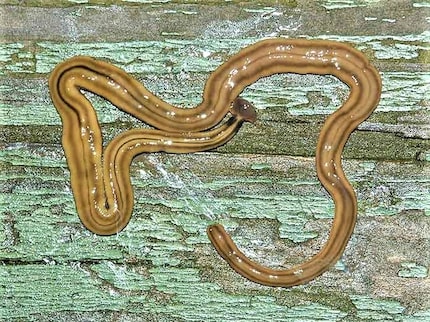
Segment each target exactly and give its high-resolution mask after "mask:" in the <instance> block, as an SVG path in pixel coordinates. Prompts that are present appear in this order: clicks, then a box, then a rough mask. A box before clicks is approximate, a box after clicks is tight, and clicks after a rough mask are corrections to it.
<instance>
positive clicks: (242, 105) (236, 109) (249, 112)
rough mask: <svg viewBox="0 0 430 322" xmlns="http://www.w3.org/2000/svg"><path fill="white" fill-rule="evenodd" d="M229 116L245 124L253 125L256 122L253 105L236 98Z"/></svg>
mask: <svg viewBox="0 0 430 322" xmlns="http://www.w3.org/2000/svg"><path fill="white" fill-rule="evenodd" d="M231 114H233V115H234V116H236V117H238V118H240V119H242V120H244V121H245V122H250V123H254V122H255V121H256V120H257V112H256V110H255V107H254V105H252V104H251V103H250V102H248V101H247V100H246V99H244V98H242V97H238V98H236V99H235V100H234V101H233V105H232V108H231Z"/></svg>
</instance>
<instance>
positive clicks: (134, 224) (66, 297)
mask: <svg viewBox="0 0 430 322" xmlns="http://www.w3.org/2000/svg"><path fill="white" fill-rule="evenodd" d="M429 7H430V3H429V2H425V1H359V0H351V1H346V0H344V1H334V0H332V1H330V0H325V1H318V2H308V1H278V2H272V1H262V3H261V4H256V3H254V2H252V1H242V2H239V1H231V2H221V1H211V2H207V3H206V4H202V3H199V2H197V1H194V2H188V3H187V2H185V1H139V0H133V1H132V0H129V1H108V2H103V1H98V0H88V1H86V0H74V1H72V0H70V1H67V0H61V1H24V2H23V1H18V0H10V1H9V0H3V1H1V6H0V28H1V29H0V30H1V42H0V66H1V68H0V97H1V102H0V104H1V105H0V124H1V133H0V136H1V138H0V140H1V150H0V162H1V163H0V164H1V177H0V180H1V185H0V187H1V194H0V198H1V199H0V207H1V208H0V210H1V213H0V222H1V225H0V264H1V265H0V319H3V320H5V321H6V320H7V321H10V320H16V321H25V320H31V321H47V320H52V321H101V320H103V321H245V320H246V321H316V320H318V321H340V320H342V321H362V320H372V321H374V320H381V321H387V320H399V321H400V320H401V321H429V320H430V277H429V273H428V270H429V266H430V265H429V258H430V218H429V211H430V197H429V192H430V166H429V165H430V143H429V138H430V127H429V126H430V112H429V94H428V93H429V88H430V86H429V84H430V82H429V79H430V74H429V63H430V61H429V57H430V56H429V48H428V42H429V40H430V39H429V38H430V33H429V31H428V29H429V28H428V27H429V16H430V10H429ZM274 36H288V37H308V38H321V39H333V40H339V41H344V42H347V43H350V44H352V45H353V46H355V47H356V48H358V49H360V50H362V51H363V52H364V53H365V54H366V55H367V56H368V57H369V58H370V59H371V60H372V62H373V63H374V64H375V65H376V66H377V67H378V69H379V70H380V71H381V74H382V78H383V95H382V101H381V104H380V106H379V107H378V109H377V112H375V113H374V114H373V115H372V116H371V118H370V119H369V120H368V121H366V122H365V123H363V124H362V125H361V126H360V129H359V130H358V131H356V132H355V133H353V135H352V136H351V138H350V140H349V142H348V145H347V148H346V151H345V153H344V167H345V171H346V173H347V176H348V177H349V178H350V180H351V182H352V184H353V186H354V188H355V189H356V191H357V194H358V201H359V220H358V223H357V227H356V229H355V231H354V235H353V237H352V239H351V241H350V243H349V244H348V247H347V250H346V252H345V254H344V256H343V258H342V261H340V262H339V263H338V264H337V265H336V267H334V268H332V269H331V270H330V271H329V272H327V273H325V274H324V275H323V276H322V277H320V278H318V279H316V280H314V281H312V282H311V283H309V284H307V285H304V286H299V287H295V288H292V289H282V288H270V287H263V286H260V285H257V284H254V283H251V282H249V281H247V280H245V279H243V278H241V277H240V276H239V275H237V274H236V273H235V272H233V271H232V270H231V269H230V268H229V267H228V265H227V264H226V263H225V262H223V261H222V260H221V259H220V257H219V256H218V255H217V254H216V252H215V251H214V249H213V248H212V247H211V245H210V243H209V241H208V239H207V237H206V234H205V228H206V226H207V225H208V224H209V223H211V222H214V221H218V222H222V223H223V224H224V225H225V226H226V228H227V229H228V230H229V231H230V232H231V233H232V235H233V237H234V239H235V241H237V243H238V244H239V245H240V246H241V247H242V249H243V250H244V251H245V253H246V254H248V255H249V256H250V257H252V258H254V259H256V260H258V261H260V262H261V263H264V264H266V265H271V266H273V267H285V266H288V265H291V264H295V263H299V262H301V261H303V260H305V259H306V258H309V257H310V256H311V255H312V254H315V253H316V252H317V251H318V249H319V247H320V246H321V245H322V244H323V243H324V240H325V238H326V237H327V233H328V231H329V229H330V225H331V218H332V214H333V203H332V201H331V199H330V198H329V196H328V195H327V193H326V192H325V191H324V190H323V189H322V188H321V186H320V184H319V182H318V180H317V178H316V174H315V169H314V159H313V157H314V149H315V144H316V139H317V135H318V129H319V128H320V126H321V125H322V123H323V122H324V118H325V117H326V115H328V114H329V113H331V112H332V111H334V110H335V109H336V108H337V106H339V105H340V104H341V102H342V100H344V99H345V98H346V95H347V93H348V90H347V87H346V86H345V85H344V84H342V83H340V82H339V81H338V80H336V79H335V78H333V77H317V76H297V75H287V76H285V75H284V76H277V77H270V78H268V79H264V80H261V81H259V82H257V83H256V84H255V85H253V86H251V88H248V89H247V90H246V92H245V93H244V96H245V97H246V98H248V99H250V100H252V101H253V102H254V103H255V104H256V105H257V107H258V108H259V111H258V115H259V121H258V122H257V123H256V124H255V125H246V126H245V127H244V128H243V129H242V130H241V132H240V133H239V134H238V135H237V137H235V138H234V139H233V141H232V142H230V143H228V144H227V145H226V146H224V147H222V148H220V149H218V150H217V151H214V152H208V153H198V154H190V155H179V156H178V155H166V154H152V155H143V156H140V157H138V158H137V159H136V160H135V161H134V162H133V164H132V169H131V171H132V180H133V186H134V189H135V199H136V204H135V211H134V213H133V217H132V220H131V222H130V224H129V226H128V227H127V228H126V229H125V230H124V231H123V232H121V233H120V234H119V235H117V236H112V237H100V236H96V235H93V234H92V233H90V232H88V231H87V230H86V229H85V228H84V227H83V226H82V224H81V223H80V221H79V219H78V217H77V214H76V210H75V208H74V202H73V197H72V193H71V190H70V184H69V173H68V169H67V165H66V163H65V158H64V155H63V151H62V148H61V144H60V138H61V123H60V118H59V117H58V115H57V114H56V112H55V109H54V107H53V105H52V103H51V102H50V99H49V92H48V87H47V76H48V74H49V72H50V71H51V70H52V68H53V67H54V66H55V64H57V63H58V62H60V61H62V60H64V59H65V58H67V57H70V56H73V55H76V54H85V55H93V56H96V57H100V58H104V59H107V60H108V61H110V62H112V63H114V64H117V65H118V66H121V67H123V68H124V69H125V70H127V71H129V72H130V73H133V74H134V75H135V76H136V77H137V78H138V79H140V80H141V81H142V82H144V84H145V85H146V86H147V87H148V88H149V89H151V90H152V91H154V92H156V93H157V94H158V95H159V96H161V97H163V98H165V99H166V100H167V101H169V102H172V103H175V104H178V105H182V106H192V105H194V104H196V103H198V102H199V100H200V96H201V92H202V88H203V85H204V82H205V80H206V78H207V77H208V74H209V73H210V72H211V71H212V70H214V69H215V68H216V67H217V66H218V65H219V64H221V63H222V62H223V61H224V60H225V59H226V58H227V57H228V56H229V55H231V54H233V53H235V52H237V51H238V50H239V49H240V48H242V47H244V46H245V45H247V44H251V43H253V42H255V41H257V40H259V39H262V38H264V37H274ZM93 101H94V102H95V104H96V106H97V111H98V115H99V119H100V120H101V122H102V127H103V130H104V133H105V138H106V140H108V139H110V138H111V137H113V136H114V135H116V134H118V133H120V132H121V131H123V130H124V129H127V128H130V127H139V126H142V125H141V124H139V123H138V122H136V121H135V120H133V119H132V118H130V117H129V116H127V115H124V114H123V113H121V112H119V111H117V110H116V109H115V108H114V107H112V106H110V105H109V104H107V103H106V102H103V101H102V100H100V99H98V98H95V97H94V99H93Z"/></svg>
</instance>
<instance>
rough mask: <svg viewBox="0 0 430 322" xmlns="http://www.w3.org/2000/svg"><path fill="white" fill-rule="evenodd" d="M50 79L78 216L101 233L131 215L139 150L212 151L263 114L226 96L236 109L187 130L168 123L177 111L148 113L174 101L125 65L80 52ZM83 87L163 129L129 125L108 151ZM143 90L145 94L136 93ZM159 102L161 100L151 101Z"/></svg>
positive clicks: (109, 232)
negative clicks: (197, 128)
mask: <svg viewBox="0 0 430 322" xmlns="http://www.w3.org/2000/svg"><path fill="white" fill-rule="evenodd" d="M49 86H50V92H51V98H52V101H53V103H54V105H55V107H56V108H57V111H58V113H59V114H60V116H61V119H62V122H63V140H62V141H63V149H64V152H65V154H66V158H67V163H68V165H69V169H70V176H71V185H72V190H73V194H74V199H75V203H76V208H77V211H78V214H79V217H80V219H81V221H82V223H83V224H84V225H85V226H86V227H87V228H88V229H89V230H91V231H92V232H94V233H96V234H99V235H112V234H115V233H118V232H119V231H121V230H122V229H123V228H124V227H125V226H126V225H127V224H128V222H129V220H130V217H131V214H132V210H133V204H134V198H133V189H132V187H131V182H130V163H131V161H132V159H133V158H134V156H136V155H137V154H141V153H148V152H160V151H164V152H170V153H189V152H197V151H205V150H210V149H213V148H216V147H218V146H220V145H223V144H224V143H225V142H227V141H229V140H230V139H231V138H232V136H234V134H235V133H236V132H237V131H238V130H239V128H240V126H241V124H242V123H243V122H244V121H249V122H253V121H254V120H255V118H256V114H255V110H254V107H253V106H252V105H251V104H249V103H248V102H247V101H246V100H244V99H242V98H236V99H235V100H234V101H233V103H232V104H231V102H223V103H224V104H226V105H225V108H224V111H223V113H225V114H226V113H227V112H229V111H230V112H231V114H232V116H231V117H230V118H229V119H228V120H227V121H226V122H224V123H223V124H222V125H220V126H218V127H214V128H212V129H210V130H206V131H197V132H196V131H189V130H187V126H185V127H180V126H177V125H176V126H175V127H172V128H171V127H170V125H169V124H172V126H174V125H175V123H169V122H168V121H170V118H169V117H170V116H171V115H172V114H169V115H170V116H169V117H167V118H165V119H164V118H163V117H166V114H163V116H159V115H158V116H156V115H152V118H146V114H149V115H151V113H152V112H151V109H156V108H157V107H161V106H163V107H164V109H165V110H167V109H168V108H169V107H170V105H168V104H167V103H165V102H161V101H160V100H158V99H157V98H156V97H155V96H154V95H153V94H151V93H150V92H149V91H148V90H146V89H145V88H144V87H143V85H141V84H140V83H138V82H137V81H135V80H134V79H133V78H131V77H130V76H129V75H128V74H127V73H125V72H124V71H122V70H120V69H118V68H116V67H114V66H113V65H110V64H107V63H104V62H101V61H98V60H95V59H93V58H90V57H74V58H71V59H69V60H67V61H65V62H63V63H62V64H60V65H58V66H57V67H56V68H55V69H54V71H53V72H52V74H51V76H50V79H49ZM139 86H140V89H139V88H137V87H139ZM81 89H85V90H87V91H90V92H93V93H95V94H97V95H99V96H101V97H104V98H105V99H107V100H108V101H110V102H111V103H113V104H114V105H116V106H117V107H118V108H119V109H121V110H124V111H126V112H128V113H130V114H131V115H133V116H135V117H136V118H138V119H140V120H142V121H144V122H147V123H150V124H152V125H154V126H158V127H159V129H133V130H129V131H126V132H124V133H122V134H120V135H118V136H117V137H115V138H114V139H113V140H112V141H110V142H109V144H108V145H107V146H106V148H105V149H104V151H103V146H102V136H101V130H100V126H99V123H98V120H97V115H96V112H95V110H94V108H93V106H92V105H91V103H90V102H89V101H88V100H87V99H86V97H85V96H84V94H83V93H82V92H81ZM138 90H140V91H141V92H143V93H144V95H143V96H144V97H141V96H137V95H135V94H136V93H137V91H138ZM154 102H157V103H156V104H158V105H157V107H155V106H153V105H152V104H154ZM231 105H232V106H231ZM170 108H171V110H172V111H173V110H175V108H174V107H170ZM178 114H180V113H178ZM225 114H224V115H223V116H225ZM163 122H164V123H163ZM184 124H185V125H187V124H186V123H184ZM160 128H161V129H160ZM181 130H182V132H181Z"/></svg>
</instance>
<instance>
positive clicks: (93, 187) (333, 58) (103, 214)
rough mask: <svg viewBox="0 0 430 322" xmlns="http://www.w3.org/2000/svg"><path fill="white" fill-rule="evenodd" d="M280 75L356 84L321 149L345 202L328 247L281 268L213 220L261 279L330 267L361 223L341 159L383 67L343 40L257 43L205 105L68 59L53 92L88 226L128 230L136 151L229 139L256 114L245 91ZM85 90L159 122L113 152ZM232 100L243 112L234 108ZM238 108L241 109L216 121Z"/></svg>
mask: <svg viewBox="0 0 430 322" xmlns="http://www.w3.org/2000/svg"><path fill="white" fill-rule="evenodd" d="M279 73H298V74H307V73H312V74H320V75H327V74H328V75H334V76H336V77H337V78H339V79H340V80H341V81H342V82H344V83H346V84H347V85H348V86H349V87H350V90H351V91H350V95H349V97H348V99H347V101H346V102H345V103H344V104H343V105H342V106H341V107H340V108H339V109H338V110H337V111H336V112H335V113H333V114H332V115H330V116H329V117H328V118H327V121H326V123H325V124H324V126H323V128H322V131H321V133H320V137H319V141H318V146H317V151H316V166H317V172H318V177H319V179H320V181H321V183H322V184H323V185H324V187H325V188H326V189H327V190H328V192H329V193H330V195H331V196H332V198H333V200H334V202H335V218H334V222H333V227H332V229H331V232H330V236H329V239H328V241H327V244H326V245H325V246H324V247H323V249H322V250H321V251H320V252H319V253H318V254H317V255H316V256H314V257H313V258H312V259H310V260H309V261H308V262H306V263H304V264H302V265H299V266H297V267H293V268H292V269H289V270H274V269H270V268H267V267H263V266H261V265H258V264H256V263H254V262H252V261H250V260H249V259H248V258H246V256H245V255H244V254H243V253H242V252H240V251H239V250H238V249H237V247H236V246H235V245H234V243H233V241H232V240H231V238H230V237H229V235H228V234H227V233H226V232H225V231H224V229H223V227H222V226H221V225H213V226H210V227H208V236H209V238H210V240H211V242H212V244H213V245H214V246H215V248H216V249H217V251H218V252H219V253H220V255H221V256H222V257H223V258H224V259H225V260H226V261H227V262H228V263H229V264H230V265H231V267H232V268H234V269H235V270H236V271H237V272H238V273H240V274H242V275H243V276H245V277H247V278H249V279H250V280H252V281H255V282H257V283H261V284H265V285H272V286H292V285H298V284H302V283H305V282H307V281H309V280H311V279H313V278H315V277H316V276H318V275H320V274H322V273H323V272H324V271H326V270H327V269H328V268H329V267H330V266H331V265H333V264H334V263H335V262H336V261H337V260H338V259H339V258H340V256H341V254H342V252H343V251H344V249H345V246H346V244H347V242H348V240H349V238H350V236H351V234H352V231H353V229H354V225H355V221H356V213H357V205H356V197H355V194H354V191H353V189H352V187H351V185H350V184H349V182H348V180H347V179H346V177H345V175H344V173H343V170H342V165H341V154H342V151H343V147H344V145H345V143H346V141H347V139H348V137H349V135H350V133H351V132H352V131H353V130H354V129H355V128H356V127H357V125H358V124H359V123H361V122H362V121H363V120H364V119H366V118H367V117H368V116H369V115H370V114H371V113H372V111H373V110H374V108H375V107H376V105H377V103H378V101H379V97H380V91H381V81H380V77H379V74H378V72H377V71H376V70H375V69H374V68H373V67H372V66H371V65H370V64H369V62H368V61H367V59H366V58H365V57H364V56H363V55H362V54H361V53H360V52H358V51H356V50H354V49H352V48H351V47H349V46H346V45H344V44H340V43H337V42H331V41H317V40H290V39H281V38H279V39H270V40H265V41H260V42H258V43H256V44H254V45H252V46H249V47H247V48H245V49H243V50H241V51H240V52H239V53H237V54H236V55H234V56H233V57H231V58H230V59H229V60H228V61H227V62H225V63H224V64H223V65H221V66H220V67H219V68H218V69H217V70H215V71H214V72H213V73H212V74H211V76H210V77H209V79H208V81H207V83H206V86H205V89H204V93H203V101H202V103H201V104H200V105H198V106H197V107H195V108H192V109H182V108H178V107H174V106H171V105H170V104H168V103H166V102H164V101H162V100H160V99H159V98H157V97H156V96H155V95H153V94H152V93H151V92H149V91H148V90H147V89H146V88H145V87H144V86H143V85H141V84H140V83H139V82H137V81H136V80H135V79H134V78H132V77H131V76H129V75H128V74H126V73H125V72H124V71H122V70H121V69H119V68H116V67H114V66H112V65H110V64H107V63H104V62H101V61H97V60H94V59H90V58H87V57H77V58H72V59H70V60H68V61H66V62H64V63H62V64H60V65H58V66H57V67H56V68H55V70H54V71H53V73H52V75H51V77H50V83H49V84H50V90H51V97H52V100H53V102H54V105H55V106H56V108H57V110H58V112H59V114H60V115H61V117H62V121H63V146H64V150H65V153H66V157H67V161H68V164H69V168H70V172H71V182H72V188H73V192H74V196H75V201H76V206H77V209H78V213H79V216H80V218H81V220H82V222H83V223H84V224H85V226H86V227H87V228H89V229H90V230H92V231H93V232H95V233H98V234H103V235H105V234H106V235H107V234H113V233H116V232H118V231H120V230H121V229H123V228H124V227H125V225H126V224H127V223H128V221H129V219H130V216H131V212H132V207H133V191H132V188H131V185H130V178H129V165H130V162H131V160H132V158H133V157H134V156H135V155H136V154H138V153H143V152H155V151H166V152H172V153H186V152H194V151H203V150H208V149H212V148H214V147H217V146H219V145H221V144H224V143H225V142H227V141H228V140H229V139H230V138H231V137H232V136H233V135H234V134H235V133H236V131H237V130H238V129H239V127H240V125H241V123H242V122H243V121H244V120H249V121H253V120H254V118H255V115H254V114H253V113H254V112H253V109H252V107H249V106H248V105H247V103H246V101H245V102H241V101H240V99H237V97H238V95H239V94H240V93H241V92H242V91H243V89H244V88H245V87H247V86H248V85H250V84H252V83H254V82H255V81H257V80H258V79H260V78H262V77H266V76H270V75H273V74H279ZM80 89H86V90H89V91H91V92H94V93H95V94H97V95H100V96H102V97H104V98H106V99H108V100H109V101H110V102H112V103H113V104H114V105H116V106H117V107H118V108H120V109H122V110H124V111H126V112H128V113H130V114H131V115H133V116H135V117H137V118H138V119H140V120H142V121H144V122H146V123H148V124H150V125H152V126H153V127H155V128H156V129H146V130H130V131H127V132H125V133H123V134H122V135H120V136H118V137H117V138H115V139H114V140H112V141H111V142H110V143H109V145H108V146H107V147H106V149H105V151H104V153H103V148H102V141H101V133H100V127H99V124H98V121H97V117H96V114H95V112H94V109H93V107H92V106H91V104H90V103H89V101H88V100H87V99H86V98H85V96H84V95H83V94H82V93H81V92H80ZM232 102H234V105H237V106H239V110H240V111H237V110H236V109H233V110H231V108H230V107H231V103H232ZM237 106H236V107H237ZM248 107H249V108H248ZM229 111H231V112H233V114H235V115H234V116H233V117H232V118H230V120H229V121H227V122H226V123H224V124H223V125H219V126H218V127H216V126H217V125H218V124H219V123H220V122H221V121H222V120H223V119H224V118H225V116H226V114H227V113H228V112H229ZM249 113H250V114H251V115H248V114H249Z"/></svg>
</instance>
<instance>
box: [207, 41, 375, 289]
mask: <svg viewBox="0 0 430 322" xmlns="http://www.w3.org/2000/svg"><path fill="white" fill-rule="evenodd" d="M239 54H240V53H239ZM245 57H246V59H247V61H249V62H251V63H250V65H255V66H256V67H255V69H252V72H251V71H250V68H247V75H250V76H249V77H250V78H251V79H252V80H254V79H255V78H256V77H257V76H256V75H255V74H254V73H256V74H257V75H258V76H259V77H261V76H267V75H270V74H273V73H275V72H276V73H284V72H291V73H298V74H305V73H311V74H321V75H333V76H335V77H337V78H338V79H340V80H341V81H342V82H344V83H345V84H347V85H348V86H349V88H350V94H349V97H348V99H347V100H346V102H345V103H344V104H343V105H342V106H341V107H340V108H339V109H338V110H337V111H335V112H334V113H333V114H331V115H330V116H329V117H328V118H327V120H326V121H325V123H324V125H323V127H322V129H321V133H320V135H319V139H318V144H317V148H316V168H317V174H318V178H319V179H320V181H321V183H322V185H323V186H324V188H325V189H326V190H327V191H328V192H329V194H330V195H331V197H332V198H333V200H334V203H335V215H334V220H333V226H332V228H331V231H330V234H329V238H328V240H327V242H326V244H325V245H324V247H323V248H322V249H321V250H320V251H319V253H318V254H316V255H315V256H314V257H312V258H311V259H310V260H308V261H307V262H305V263H303V264H300V265H297V266H294V267H292V268H290V269H286V270H276V269H272V268H268V267H264V266H262V265H259V264H257V263H255V262H253V261H251V260H250V259H249V258H247V257H246V256H245V255H244V254H243V253H242V252H241V251H240V250H239V249H238V248H237V246H236V245H235V244H234V242H233V241H232V239H231V238H230V236H229V235H228V234H227V233H226V232H225V230H224V228H223V227H222V226H221V225H212V226H209V227H208V229H207V233H208V236H209V238H210V240H211V242H212V244H213V245H214V246H215V248H216V250H217V251H218V253H219V254H220V255H221V256H222V257H223V258H224V259H225V260H226V261H227V262H228V263H229V264H230V266H231V267H232V268H233V269H234V270H236V271H237V272H238V273H239V274H241V275H242V276H244V277H246V278H248V279H249V280H251V281H254V282H256V283H260V284H263V285H269V286H283V287H289V286H294V285H299V284H304V283H306V282H308V281H310V280H312V279H314V278H315V277H317V276H319V275H321V274H322V273H323V272H325V271H326V270H328V269H329V268H330V267H331V266H332V265H334V264H335V263H336V261H337V260H338V259H339V258H340V257H341V255H342V253H343V251H344V249H345V247H346V244H347V243H348V241H349V238H350V237H351V234H352V232H353V229H354V226H355V222H356V216H357V200H356V196H355V193H354V190H353V188H352V187H351V185H350V183H349V182H348V180H347V178H346V177H345V174H344V172H343V169H342V163H341V155H342V151H343V148H344V145H345V143H346V141H347V140H348V137H349V135H350V134H351V132H352V131H353V130H354V129H355V128H356V127H357V126H358V125H359V124H360V123H361V122H363V121H364V120H365V119H366V118H367V117H368V116H369V115H370V114H371V113H372V112H373V110H374V109H375V108H376V106H377V104H378V102H379V98H380V95H381V79H380V76H379V73H378V71H377V70H376V69H375V68H374V67H373V66H372V65H371V64H370V63H369V61H368V60H367V59H366V57H365V56H364V55H363V54H361V53H360V52H359V51H357V50H355V49H353V48H351V47H349V46H347V45H345V44H341V43H337V42H331V41H313V40H311V41H308V40H279V39H277V40H268V41H264V42H261V43H257V44H256V45H254V46H251V48H248V49H247V55H246V56H245ZM252 62H255V63H254V64H252ZM274 62H276V63H274ZM237 69H238V70H241V67H240V66H239V67H238V68H237ZM248 73H249V74H248ZM244 77H245V76H244Z"/></svg>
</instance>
